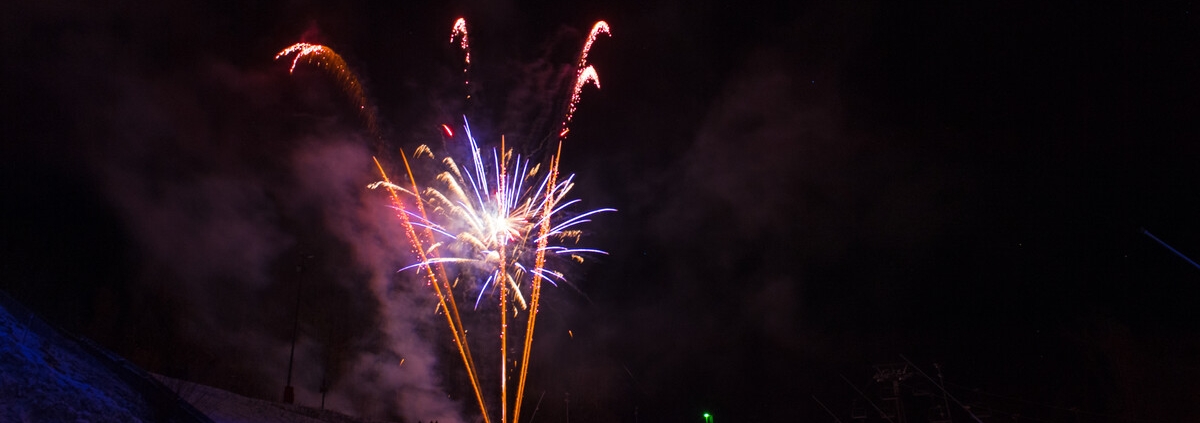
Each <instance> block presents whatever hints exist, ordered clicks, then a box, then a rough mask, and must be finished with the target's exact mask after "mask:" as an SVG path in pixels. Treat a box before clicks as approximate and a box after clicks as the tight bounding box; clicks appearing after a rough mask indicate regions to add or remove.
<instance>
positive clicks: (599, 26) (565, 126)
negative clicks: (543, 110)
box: [558, 21, 612, 142]
mask: <svg viewBox="0 0 1200 423" xmlns="http://www.w3.org/2000/svg"><path fill="white" fill-rule="evenodd" d="M600 34H604V35H607V36H610V37H611V36H612V32H610V31H609V28H608V22H605V21H597V22H596V24H595V25H592V31H591V32H589V33H588V38H587V41H585V42H584V43H583V49H582V50H580V51H579V60H578V61H577V62H576V63H575V88H574V89H573V90H571V97H570V99H569V100H567V113H566V115H565V116H563V120H562V127H561V128H560V129H559V131H558V140H559V142H562V140H564V139H566V138H567V133H568V132H571V128H570V126H571V119H574V118H575V108H576V107H577V106H578V104H579V95H580V92H581V91H582V90H583V86H584V85H587V83H588V82H592V83H593V84H595V85H596V88H597V89H598V88H600V76H599V75H597V74H596V69H594V68H592V67H591V66H590V65H588V63H587V56H588V53H589V52H591V51H592V44H593V43H595V42H596V37H599V36H600Z"/></svg>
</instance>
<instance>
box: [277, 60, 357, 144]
mask: <svg viewBox="0 0 1200 423" xmlns="http://www.w3.org/2000/svg"><path fill="white" fill-rule="evenodd" d="M292 54H295V57H294V58H292V67H290V68H288V73H294V72H295V71H296V65H298V64H299V63H300V62H301V61H304V62H305V63H308V64H311V65H315V66H317V67H319V68H321V69H322V70H324V71H326V72H328V73H329V74H330V75H331V76H333V78H334V80H336V81H337V82H338V85H340V86H341V88H342V91H343V92H345V93H346V96H347V97H349V98H350V101H352V102H353V103H354V105H355V108H356V109H358V112H359V113H360V114H361V115H362V117H363V120H365V121H366V124H367V129H368V130H370V131H371V133H372V134H375V133H376V132H377V130H376V129H377V128H376V126H375V112H374V111H373V110H372V108H371V107H369V104H367V96H366V94H364V93H363V88H362V84H361V83H360V82H359V81H358V76H356V75H355V74H354V72H352V71H350V66H348V65H346V61H345V60H343V59H342V56H341V55H338V54H337V53H336V52H334V51H333V49H331V48H329V47H326V46H323V45H320V44H309V43H296V44H292V45H291V46H289V47H288V48H285V49H283V50H282V51H280V52H279V53H277V54H275V60H279V58H281V57H286V56H289V55H292Z"/></svg>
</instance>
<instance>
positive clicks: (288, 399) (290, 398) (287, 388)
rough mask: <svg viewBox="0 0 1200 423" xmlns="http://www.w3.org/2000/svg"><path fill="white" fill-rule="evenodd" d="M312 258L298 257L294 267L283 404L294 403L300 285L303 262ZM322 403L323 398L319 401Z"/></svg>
mask: <svg viewBox="0 0 1200 423" xmlns="http://www.w3.org/2000/svg"><path fill="white" fill-rule="evenodd" d="M309 258H312V256H303V255H302V256H300V264H299V265H297V266H296V310H295V311H296V312H295V314H293V318H292V350H291V352H290V353H288V375H287V385H284V387H283V402H284V403H285V404H295V403H296V390H295V389H294V388H292V363H294V362H295V360H296V338H297V337H298V336H299V335H300V285H301V282H303V281H304V260H305V259H309ZM321 401H322V402H324V398H322V399H321Z"/></svg>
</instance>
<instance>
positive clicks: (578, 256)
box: [372, 125, 615, 421]
mask: <svg viewBox="0 0 1200 423" xmlns="http://www.w3.org/2000/svg"><path fill="white" fill-rule="evenodd" d="M463 129H464V131H463V132H464V136H465V138H466V141H467V142H468V144H469V148H470V153H471V157H470V160H469V162H468V164H467V165H466V166H461V165H459V164H458V162H457V161H455V160H454V159H453V158H452V157H446V158H443V159H442V160H441V163H442V165H443V166H444V167H445V170H443V171H441V172H440V173H438V174H437V175H436V176H435V177H434V178H433V180H434V181H436V183H435V184H431V186H428V187H425V188H424V189H420V190H419V189H418V188H417V187H415V186H414V187H413V188H412V189H407V188H402V187H399V186H396V185H394V184H391V183H390V182H388V181H386V180H385V181H384V182H382V183H378V184H374V185H372V186H373V187H381V186H382V187H386V188H388V189H389V190H391V191H392V192H393V194H394V195H395V193H403V194H406V195H407V196H410V197H411V198H413V199H414V200H415V201H417V202H419V203H424V207H425V210H427V211H428V212H427V213H426V212H412V211H409V210H408V209H407V208H404V207H403V205H397V210H398V211H399V214H402V215H403V216H402V218H401V220H402V222H403V223H404V225H405V226H406V227H408V228H410V229H406V231H408V236H409V237H410V240H415V241H414V244H413V250H414V251H419V253H418V254H417V256H418V259H419V261H418V262H417V263H415V264H412V265H410V266H407V267H405V268H402V269H401V271H405V270H410V269H415V270H417V271H420V272H424V273H425V274H426V275H427V276H428V277H429V278H431V281H432V282H431V283H432V284H435V285H445V281H447V280H448V279H453V278H447V277H446V276H445V275H441V277H440V278H439V277H438V275H435V274H434V273H433V271H432V269H433V268H434V267H435V266H447V265H449V266H454V270H456V271H457V272H458V274H459V276H463V275H466V276H472V275H473V276H475V277H474V279H476V280H482V281H483V282H482V283H481V284H480V285H479V288H478V293H477V294H476V300H475V307H476V308H478V307H479V304H480V302H481V301H482V299H483V297H484V296H485V295H486V294H487V293H488V292H495V291H499V302H500V314H501V329H500V330H501V333H500V337H501V363H503V365H502V368H501V371H502V372H504V374H506V373H507V363H508V360H507V348H506V343H507V338H508V334H507V319H508V318H509V316H508V314H509V313H510V308H511V312H512V313H514V314H515V313H517V312H518V311H520V310H526V311H527V312H528V314H529V317H528V322H527V325H526V333H525V338H524V341H525V342H524V344H525V351H524V353H523V355H522V363H523V364H522V366H521V368H520V378H519V383H518V393H517V402H516V406H515V407H514V410H515V411H514V416H513V421H516V418H517V417H518V414H516V412H517V411H519V409H520V408H519V407H520V401H521V397H522V394H523V388H524V381H525V375H526V370H527V369H528V362H529V358H528V355H529V344H530V343H531V341H532V332H533V326H534V323H535V320H536V317H535V316H536V315H537V312H538V310H537V304H538V300H539V297H540V286H541V282H542V281H548V282H550V283H551V284H553V285H557V284H558V283H560V282H567V279H566V277H565V276H564V275H563V274H562V272H560V271H557V270H553V269H550V268H548V267H547V266H546V254H547V253H549V254H552V255H554V256H563V257H569V258H570V259H572V260H574V261H582V260H583V255H585V254H604V252H603V251H600V250H596V249H589V248H578V247H576V246H574V244H575V243H577V242H578V240H579V238H580V236H581V235H582V233H581V232H580V231H579V230H578V229H577V227H578V226H579V225H582V224H585V223H587V222H590V217H591V216H593V215H596V214H599V213H605V212H611V211H615V210H614V209H611V208H601V209H595V210H590V211H586V212H582V213H577V214H572V213H568V209H569V208H570V206H572V205H575V204H577V203H579V201H580V200H567V199H566V198H567V195H568V193H569V192H570V191H571V189H572V188H573V187H574V176H573V175H572V176H568V177H567V178H565V179H564V180H562V181H556V180H555V175H557V171H556V168H557V164H558V160H557V157H555V158H552V160H551V166H550V168H551V169H552V170H553V171H552V172H548V174H547V175H546V176H544V177H542V176H540V175H539V173H540V172H539V167H540V166H538V165H536V164H532V163H531V162H530V160H529V159H527V158H522V157H521V156H520V155H515V153H514V152H513V151H512V150H505V149H504V147H503V142H502V143H501V147H500V149H493V150H491V151H490V152H487V151H485V150H484V149H482V148H480V147H479V145H478V143H477V141H476V140H475V137H474V134H473V133H472V132H471V128H470V126H469V125H464V128H463ZM416 154H418V155H421V156H424V157H428V158H430V159H434V156H433V153H432V152H431V150H430V149H429V148H428V147H425V146H422V147H420V148H418V149H417V152H416ZM514 155H515V156H514ZM397 201H398V200H397ZM414 227H416V228H422V229H423V230H425V231H427V232H428V233H431V234H433V237H432V239H429V238H422V237H420V236H419V235H417V234H416V231H415V230H413V229H411V228H414ZM438 279H440V282H441V283H439V281H438ZM446 289H447V290H448V289H449V287H448V286H447V288H446ZM510 301H511V304H512V305H511V306H510V305H509V304H510ZM451 327H452V329H456V330H457V329H460V328H461V321H459V322H458V324H454V323H451ZM501 395H502V397H503V398H508V396H507V377H503V378H501ZM507 403H508V401H507V400H505V401H503V404H504V406H503V407H502V408H501V421H508V419H507V410H508V407H507Z"/></svg>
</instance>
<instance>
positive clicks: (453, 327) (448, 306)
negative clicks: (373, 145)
mask: <svg viewBox="0 0 1200 423" xmlns="http://www.w3.org/2000/svg"><path fill="white" fill-rule="evenodd" d="M400 157H401V158H403V159H404V169H405V170H406V171H407V172H408V179H409V180H410V181H412V191H411V192H410V191H408V190H406V189H404V188H401V187H400V186H398V185H396V184H393V183H392V182H391V180H390V179H388V176H387V173H386V172H384V170H383V165H381V164H379V159H376V158H374V157H372V158H371V159H372V160H374V161H375V167H376V168H378V169H379V175H380V177H382V178H383V181H382V182H380V183H378V184H372V185H371V186H370V188H377V187H378V186H380V185H382V186H383V187H385V188H386V189H387V190H388V193H389V194H391V197H392V206H393V207H395V209H396V212H397V213H396V215H397V217H399V218H400V221H401V222H402V223H403V224H402V225H401V226H403V227H404V231H405V235H406V236H407V237H408V240H409V242H410V243H411V244H412V247H413V248H412V252H413V254H415V255H416V256H417V258H418V259H420V260H421V261H422V262H427V261H430V260H431V256H433V257H432V258H433V259H436V258H437V257H436V256H435V255H434V254H436V251H437V246H436V245H434V246H432V247H430V248H429V249H428V251H427V250H425V249H424V248H422V245H427V244H429V243H430V241H429V240H431V239H432V238H433V235H432V233H431V232H430V231H429V228H428V227H426V229H425V231H424V232H425V233H424V235H425V236H424V240H425V242H422V238H421V237H418V235H417V232H416V230H415V228H413V224H412V221H411V220H409V218H408V216H409V212H408V210H407V209H406V208H405V207H404V203H403V202H401V201H400V195H399V192H406V193H409V194H412V195H413V196H414V197H416V199H417V201H416V203H417V211H418V212H419V213H420V216H422V219H424V220H428V219H426V218H424V217H423V216H426V214H425V206H424V204H423V203H422V202H421V197H420V194H419V193H418V191H417V182H416V179H414V178H413V177H412V168H411V167H409V165H408V158H407V157H405V156H404V152H403V151H401V154H400ZM436 267H437V274H435V273H434V271H433V266H426V267H425V276H426V278H427V279H426V282H427V283H428V284H429V285H431V286H433V290H434V292H435V293H437V297H438V306H439V307H440V308H441V309H442V311H443V314H444V315H445V316H446V324H447V325H448V326H450V332H451V333H452V335H454V344H455V346H456V347H458V352H459V355H460V356H462V359H463V365H465V366H466V368H467V377H468V378H469V379H470V380H471V388H472V389H473V390H474V391H475V399H476V400H477V401H478V402H479V410H480V412H481V414H482V415H483V421H484V423H489V421H490V420H489V419H488V413H487V406H486V405H485V404H484V401H483V391H482V390H481V389H480V387H479V376H478V375H477V374H476V372H475V361H474V359H473V358H472V357H471V349H470V346H469V344H468V343H467V332H466V330H464V329H463V327H462V317H460V316H459V314H458V305H457V304H455V302H454V292H453V291H452V290H451V286H450V283H449V278H447V277H446V270H445V268H443V267H442V266H441V265H440V264H439V265H437V266H436ZM438 276H441V278H439V277H438Z"/></svg>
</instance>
